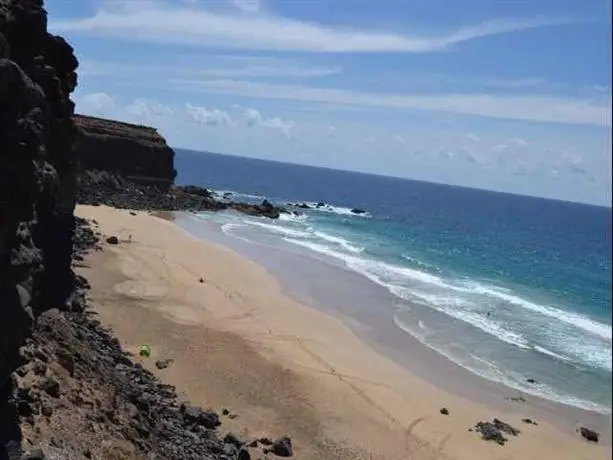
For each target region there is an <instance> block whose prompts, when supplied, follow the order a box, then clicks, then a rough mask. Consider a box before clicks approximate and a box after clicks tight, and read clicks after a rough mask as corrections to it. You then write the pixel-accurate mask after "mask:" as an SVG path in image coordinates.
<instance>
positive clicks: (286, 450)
mask: <svg viewBox="0 0 613 460" xmlns="http://www.w3.org/2000/svg"><path fill="white" fill-rule="evenodd" d="M271 452H272V453H273V454H275V455H277V456H278V457H291V456H292V455H294V450H293V449H292V440H291V439H290V438H289V436H281V437H280V438H278V439H275V441H274V442H273V443H272V448H271Z"/></svg>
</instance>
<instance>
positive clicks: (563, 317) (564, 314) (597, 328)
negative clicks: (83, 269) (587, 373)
mask: <svg viewBox="0 0 613 460" xmlns="http://www.w3.org/2000/svg"><path fill="white" fill-rule="evenodd" d="M470 290H471V291H472V292H474V293H477V294H484V295H489V296H491V297H496V298H499V299H501V300H504V301H506V302H509V303H512V304H514V305H517V306H520V307H522V308H525V309H526V310H530V311H532V312H534V313H538V314H541V315H545V316H549V317H551V318H555V319H557V320H559V321H563V322H565V323H567V324H570V325H572V326H575V327H578V328H580V329H583V330H584V331H586V332H589V333H590V334H593V335H597V336H599V337H602V338H603V339H606V340H608V341H609V342H610V341H611V326H609V325H608V324H602V323H599V322H597V321H594V320H593V319H590V318H587V317H585V316H583V315H579V314H577V313H573V312H569V311H566V310H561V309H559V308H555V307H550V306H546V305H539V304H536V303H533V302H530V301H528V300H525V299H522V298H521V297H517V296H515V295H512V294H509V293H508V292H503V291H501V290H499V289H495V288H492V287H490V286H483V285H479V284H476V283H474V284H473V285H472V287H470Z"/></svg>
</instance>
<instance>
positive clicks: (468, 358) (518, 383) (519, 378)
mask: <svg viewBox="0 0 613 460" xmlns="http://www.w3.org/2000/svg"><path fill="white" fill-rule="evenodd" d="M394 324H396V326H397V327H399V328H400V329H402V330H403V331H404V332H406V333H407V334H410V335H412V336H413V337H415V338H416V339H417V340H419V341H420V342H421V343H422V344H424V345H425V346H427V347H428V348H431V349H432V350H434V351H436V352H437V353H439V354H440V355H442V356H444V357H445V358H447V359H448V360H450V361H451V362H453V363H455V364H457V365H458V366H460V367H462V368H464V369H466V370H468V371H470V372H472V373H473V374H475V375H478V376H479V377H482V378H485V379H487V380H490V381H493V382H497V383H500V384H502V385H504V386H506V387H508V388H512V389H514V390H518V391H520V392H522V393H525V394H531V395H533V396H537V397H540V398H543V399H547V400H549V401H554V402H557V403H562V404H565V405H568V406H573V407H578V408H580V409H585V410H588V411H593V412H598V413H600V414H605V415H608V414H610V413H611V408H610V407H606V406H603V405H601V404H597V403H594V402H592V401H588V400H586V399H583V398H578V397H576V396H573V395H569V394H568V393H565V392H561V391H558V390H556V389H554V388H552V387H550V386H548V385H543V384H527V378H526V376H523V375H521V374H519V373H516V372H512V371H511V372H509V370H508V369H506V368H505V370H504V371H503V370H501V369H500V368H499V367H498V366H497V365H496V364H495V363H493V362H491V361H488V360H486V359H484V358H481V357H479V356H476V355H474V354H470V353H468V354H467V355H465V356H458V355H457V354H456V353H452V352H451V351H450V350H451V349H452V345H453V344H449V345H451V346H449V347H447V348H444V347H442V346H436V345H433V344H432V342H431V341H429V340H428V337H429V336H428V335H427V334H424V333H423V331H417V330H414V329H413V328H411V327H409V326H408V325H407V324H405V323H404V322H403V321H401V320H400V319H399V318H398V317H397V316H396V315H394Z"/></svg>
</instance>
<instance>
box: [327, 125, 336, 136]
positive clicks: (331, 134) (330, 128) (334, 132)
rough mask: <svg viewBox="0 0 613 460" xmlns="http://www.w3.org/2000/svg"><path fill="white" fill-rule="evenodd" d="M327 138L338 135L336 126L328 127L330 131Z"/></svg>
mask: <svg viewBox="0 0 613 460" xmlns="http://www.w3.org/2000/svg"><path fill="white" fill-rule="evenodd" d="M327 131H328V132H327V134H326V136H327V137H334V135H335V134H336V132H337V131H338V129H337V128H336V126H332V125H330V126H328V130H327Z"/></svg>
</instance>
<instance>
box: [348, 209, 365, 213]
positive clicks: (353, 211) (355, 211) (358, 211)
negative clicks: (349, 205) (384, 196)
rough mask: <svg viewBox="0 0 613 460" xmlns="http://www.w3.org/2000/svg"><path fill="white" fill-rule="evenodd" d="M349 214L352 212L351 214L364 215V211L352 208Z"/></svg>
mask: <svg viewBox="0 0 613 460" xmlns="http://www.w3.org/2000/svg"><path fill="white" fill-rule="evenodd" d="M351 212H352V213H353V214H366V211H365V210H364V209H360V208H353V209H352V210H351Z"/></svg>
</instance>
